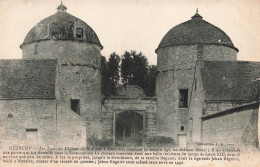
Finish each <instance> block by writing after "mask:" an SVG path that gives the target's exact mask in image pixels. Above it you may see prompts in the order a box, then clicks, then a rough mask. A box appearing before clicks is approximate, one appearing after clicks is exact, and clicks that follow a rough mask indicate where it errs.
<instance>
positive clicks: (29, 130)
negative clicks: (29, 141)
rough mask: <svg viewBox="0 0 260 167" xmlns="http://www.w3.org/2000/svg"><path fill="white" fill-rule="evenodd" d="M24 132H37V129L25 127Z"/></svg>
mask: <svg viewBox="0 0 260 167" xmlns="http://www.w3.org/2000/svg"><path fill="white" fill-rule="evenodd" d="M26 132H38V129H26Z"/></svg>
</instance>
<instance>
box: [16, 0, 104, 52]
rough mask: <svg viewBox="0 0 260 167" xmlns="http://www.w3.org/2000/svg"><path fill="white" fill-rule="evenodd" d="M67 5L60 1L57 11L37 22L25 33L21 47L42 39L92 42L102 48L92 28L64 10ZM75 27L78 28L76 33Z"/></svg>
mask: <svg viewBox="0 0 260 167" xmlns="http://www.w3.org/2000/svg"><path fill="white" fill-rule="evenodd" d="M66 9H67V7H66V6H64V5H63V4H62V3H61V4H60V5H59V6H58V8H57V13H55V14H53V15H51V16H49V17H47V18H45V19H43V20H42V21H40V22H39V23H37V24H36V25H35V26H34V27H33V28H32V29H31V30H30V31H29V33H28V34H27V35H26V37H25V39H24V41H23V43H22V44H21V46H20V47H21V48H22V47H23V46H24V45H26V44H30V43H32V42H38V41H44V40H71V41H79V42H87V43H93V44H96V45H98V46H100V47H101V49H102V48H103V46H102V45H101V43H100V41H99V39H98V36H97V34H96V33H95V32H94V30H93V29H92V28H91V27H90V26H89V25H87V24H86V23H85V22H84V21H82V20H81V19H79V18H77V17H74V16H72V15H71V14H69V13H67V12H66ZM77 28H80V30H79V33H80V32H81V33H82V36H80V37H78V36H77V35H76V34H77V33H78V32H77V30H76V29H77Z"/></svg>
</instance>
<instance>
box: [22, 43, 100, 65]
mask: <svg viewBox="0 0 260 167" xmlns="http://www.w3.org/2000/svg"><path fill="white" fill-rule="evenodd" d="M35 45H37V52H36V53H35ZM100 49H101V48H100V47H99V46H97V45H95V44H88V43H85V42H78V41H55V40H47V41H40V42H33V43H31V44H27V45H25V46H23V48H22V54H23V59H58V58H59V59H61V58H62V59H63V61H61V62H62V63H66V62H71V63H77V62H81V63H85V64H89V65H93V66H96V67H98V68H100V60H101V55H100Z"/></svg>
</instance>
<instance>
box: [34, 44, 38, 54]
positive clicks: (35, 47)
mask: <svg viewBox="0 0 260 167" xmlns="http://www.w3.org/2000/svg"><path fill="white" fill-rule="evenodd" d="M37 47H38V45H34V54H38V50H37Z"/></svg>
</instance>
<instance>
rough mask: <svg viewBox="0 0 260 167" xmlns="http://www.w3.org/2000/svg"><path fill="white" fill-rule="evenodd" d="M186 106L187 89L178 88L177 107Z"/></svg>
mask: <svg viewBox="0 0 260 167" xmlns="http://www.w3.org/2000/svg"><path fill="white" fill-rule="evenodd" d="M187 107H188V89H180V90H179V108H187Z"/></svg>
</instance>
